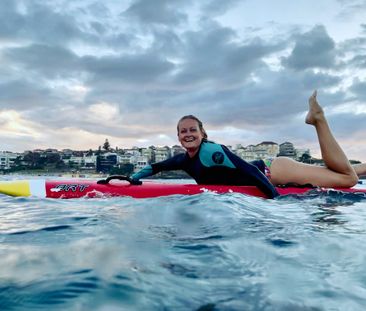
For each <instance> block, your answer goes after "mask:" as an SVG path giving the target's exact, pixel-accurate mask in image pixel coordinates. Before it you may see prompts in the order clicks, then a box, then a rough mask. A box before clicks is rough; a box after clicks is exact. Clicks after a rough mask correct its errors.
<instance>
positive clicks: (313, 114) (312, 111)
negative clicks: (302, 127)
mask: <svg viewBox="0 0 366 311" xmlns="http://www.w3.org/2000/svg"><path fill="white" fill-rule="evenodd" d="M316 95H317V91H316V90H315V91H314V93H313V94H312V95H311V96H310V98H309V112H308V114H307V115H306V118H305V122H306V123H307V124H312V125H315V124H316V123H318V121H320V120H324V111H323V108H322V107H321V106H320V105H319V103H318V101H317V100H316Z"/></svg>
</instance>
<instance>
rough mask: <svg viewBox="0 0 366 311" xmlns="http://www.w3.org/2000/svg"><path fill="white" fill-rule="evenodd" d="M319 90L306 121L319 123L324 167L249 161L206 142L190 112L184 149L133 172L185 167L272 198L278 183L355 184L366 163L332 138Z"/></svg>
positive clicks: (182, 135) (181, 130)
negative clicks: (350, 157) (253, 188)
mask: <svg viewBox="0 0 366 311" xmlns="http://www.w3.org/2000/svg"><path fill="white" fill-rule="evenodd" d="M316 95H317V92H316V91H315V92H314V93H313V94H312V96H311V97H310V98H309V112H308V114H307V116H306V120H305V121H306V123H308V124H311V125H313V126H314V127H315V129H316V131H317V135H318V139H319V144H320V149H321V153H322V157H323V160H324V163H325V166H324V167H320V166H314V165H309V164H304V163H300V162H297V161H294V160H292V159H290V158H286V157H278V158H274V159H272V160H265V161H263V160H258V161H253V162H251V163H248V162H246V161H244V160H243V159H241V158H239V157H238V156H237V155H235V154H234V153H232V152H231V151H230V150H229V149H228V148H227V147H225V146H223V145H219V144H215V143H213V142H209V141H207V134H206V131H205V130H204V128H203V125H202V122H201V121H200V120H199V119H197V118H196V117H194V116H192V115H189V116H185V117H183V118H181V119H180V120H179V122H178V125H177V130H178V139H179V141H180V143H181V144H182V146H183V147H184V148H185V149H186V151H187V152H186V153H185V154H179V155H176V156H174V157H172V158H170V159H168V160H165V161H162V162H158V163H154V164H152V165H148V166H146V167H145V168H144V169H142V170H141V171H139V172H137V173H136V174H134V175H132V179H134V180H138V179H140V178H144V177H147V176H151V175H153V174H156V173H158V172H161V171H166V170H184V171H185V172H187V173H188V174H189V175H190V176H191V177H192V178H193V179H195V180H196V182H197V183H198V184H221V185H253V186H257V187H258V188H259V189H261V190H262V191H263V192H264V193H265V194H266V195H267V196H268V197H269V198H274V197H275V196H277V195H278V193H277V191H276V190H275V188H274V185H284V184H287V183H295V184H300V185H302V184H312V185H314V186H319V187H352V186H354V185H355V184H356V183H357V181H358V175H357V174H359V175H361V174H364V173H365V172H366V164H359V165H357V166H354V167H352V166H351V164H350V163H349V161H348V159H347V157H346V155H345V154H344V152H343V150H342V149H341V148H340V146H339V145H338V143H337V141H336V140H335V138H334V137H333V135H332V133H331V131H330V128H329V126H328V123H327V120H326V118H325V116H324V112H323V109H322V108H321V106H320V105H319V104H318V102H317V100H316Z"/></svg>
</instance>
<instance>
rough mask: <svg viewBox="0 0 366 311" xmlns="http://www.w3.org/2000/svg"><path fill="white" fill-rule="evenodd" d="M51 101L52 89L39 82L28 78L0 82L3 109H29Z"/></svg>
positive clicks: (0, 100)
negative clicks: (27, 79)
mask: <svg viewBox="0 0 366 311" xmlns="http://www.w3.org/2000/svg"><path fill="white" fill-rule="evenodd" d="M50 102H52V94H51V92H50V90H49V89H47V88H45V87H42V86H40V85H39V84H35V83H32V82H28V81H26V80H14V81H7V82H4V83H0V105H1V108H2V109H4V108H8V109H17V110H27V109H31V108H32V107H39V106H41V107H44V106H46V105H47V103H50Z"/></svg>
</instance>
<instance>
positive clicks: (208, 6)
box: [201, 0, 239, 17]
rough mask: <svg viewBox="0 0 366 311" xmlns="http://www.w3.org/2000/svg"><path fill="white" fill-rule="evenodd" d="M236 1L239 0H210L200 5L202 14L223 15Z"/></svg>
mask: <svg viewBox="0 0 366 311" xmlns="http://www.w3.org/2000/svg"><path fill="white" fill-rule="evenodd" d="M238 2H239V0H226V1H222V0H210V1H208V3H205V4H204V5H203V6H202V9H201V11H202V15H204V16H211V17H214V16H220V15H223V14H225V13H226V12H227V11H228V10H232V9H233V7H235V5H236V4H237V3H238Z"/></svg>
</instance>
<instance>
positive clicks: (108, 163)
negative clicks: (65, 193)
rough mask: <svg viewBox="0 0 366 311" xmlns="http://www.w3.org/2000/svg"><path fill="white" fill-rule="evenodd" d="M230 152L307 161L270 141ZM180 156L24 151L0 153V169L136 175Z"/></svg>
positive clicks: (168, 152) (164, 151)
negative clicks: (117, 171)
mask: <svg viewBox="0 0 366 311" xmlns="http://www.w3.org/2000/svg"><path fill="white" fill-rule="evenodd" d="M231 150H232V151H233V152H234V153H235V154H236V155H238V156H239V157H240V158H242V159H244V160H246V161H248V162H249V161H254V160H258V159H265V158H273V157H277V156H287V157H291V158H293V159H295V160H299V161H308V160H309V159H310V160H311V156H310V151H309V149H295V147H294V145H293V144H292V143H291V142H284V143H282V144H280V145H278V144H277V143H275V142H272V141H263V142H261V143H259V144H257V145H248V146H245V147H244V146H243V145H241V144H238V145H236V146H235V148H232V149H231ZM184 152H185V149H183V148H182V147H181V146H178V145H174V146H172V147H168V146H162V147H156V146H150V147H147V148H139V147H132V148H126V149H123V148H118V149H112V148H111V149H110V150H109V151H106V150H105V151H104V150H101V148H99V150H91V149H89V150H88V151H74V150H71V149H63V150H61V151H58V150H56V149H51V148H49V149H45V150H41V149H36V150H33V151H25V152H24V153H21V154H18V153H12V152H0V169H1V170H5V169H10V168H12V167H14V166H16V164H17V165H21V166H23V167H25V168H27V167H29V168H31V169H32V168H35V167H37V168H42V164H44V163H46V164H47V165H48V167H47V169H48V168H50V167H52V163H54V167H55V168H56V169H57V168H65V169H76V170H88V171H92V170H96V171H97V172H99V171H100V169H101V168H103V170H102V171H105V172H106V171H108V170H109V169H111V168H120V169H123V168H131V167H133V170H134V171H138V170H140V169H142V168H143V167H145V166H146V165H148V164H151V163H155V162H160V161H164V160H166V159H169V158H170V157H173V156H175V155H177V154H180V153H184ZM98 158H99V160H98ZM311 161H313V160H311ZM36 164H37V165H36ZM38 164H40V165H38Z"/></svg>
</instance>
